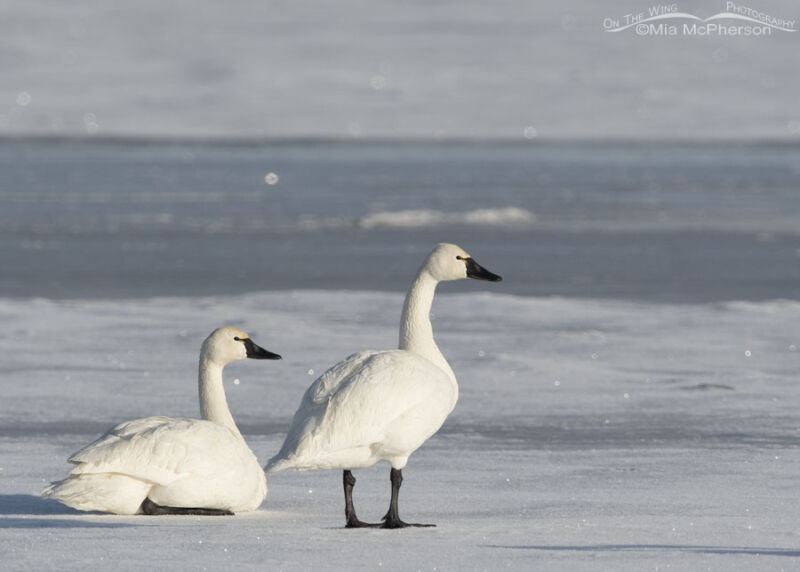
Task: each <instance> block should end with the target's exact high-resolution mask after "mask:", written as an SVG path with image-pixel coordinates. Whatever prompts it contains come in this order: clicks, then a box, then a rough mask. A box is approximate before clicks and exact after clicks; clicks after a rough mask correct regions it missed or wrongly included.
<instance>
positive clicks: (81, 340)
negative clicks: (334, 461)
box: [0, 257, 800, 570]
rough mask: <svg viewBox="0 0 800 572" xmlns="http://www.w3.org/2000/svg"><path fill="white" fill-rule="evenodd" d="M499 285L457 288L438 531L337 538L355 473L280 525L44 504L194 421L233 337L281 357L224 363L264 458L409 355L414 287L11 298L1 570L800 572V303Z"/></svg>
mask: <svg viewBox="0 0 800 572" xmlns="http://www.w3.org/2000/svg"><path fill="white" fill-rule="evenodd" d="M483 263H485V264H486V266H487V267H489V268H491V269H493V270H496V271H497V272H500V273H502V272H503V271H504V268H502V267H501V266H498V265H496V264H494V263H493V261H492V260H491V259H490V258H489V259H487V257H484V259H483ZM504 284H505V283H501V284H497V285H493V284H492V285H487V284H484V283H475V282H471V283H470V284H468V286H471V290H472V292H470V293H455V290H456V289H455V288H453V287H452V286H453V285H448V284H444V285H442V286H441V287H440V295H439V297H438V298H437V300H436V301H435V303H434V314H435V318H434V328H435V330H436V335H437V341H438V342H439V345H440V347H441V349H442V351H443V352H444V354H445V355H446V356H447V357H448V359H449V361H450V363H451V364H452V366H453V368H454V370H455V372H456V375H457V376H458V379H459V383H460V387H461V396H460V399H459V403H458V405H457V406H456V409H455V411H454V412H453V414H452V415H451V417H450V419H449V420H448V421H447V422H446V424H445V426H444V427H443V428H442V430H441V431H440V432H439V433H438V434H437V435H435V436H434V437H433V438H432V439H431V440H430V441H429V442H428V443H427V444H426V445H424V446H423V447H422V448H421V449H420V450H419V451H417V453H416V454H414V455H413V456H412V457H411V460H410V463H409V465H408V467H407V469H406V471H405V477H406V479H405V482H404V486H403V491H402V511H403V515H404V516H405V517H406V518H407V519H409V520H418V521H422V522H435V523H437V525H438V526H437V528H435V529H418V530H411V529H407V530H402V531H382V530H346V529H344V528H342V525H343V522H344V516H343V506H342V505H343V501H342V498H341V497H342V492H341V475H340V473H339V472H338V471H328V472H314V473H279V474H276V475H273V476H271V477H270V478H269V481H268V485H269V489H270V490H269V494H268V497H267V500H266V501H265V503H264V504H263V505H262V507H261V509H260V510H259V511H257V512H256V513H252V514H244V515H238V516H235V517H230V518H227V517H226V518H222V517H220V518H208V517H207V518H201V517H166V518H164V517H119V516H110V515H91V514H80V513H77V512H75V511H72V510H71V509H68V508H65V507H63V506H61V505H59V504H58V503H55V502H51V501H44V500H41V499H40V498H39V497H38V496H37V495H38V492H39V491H40V490H41V489H42V487H43V486H44V485H45V484H46V483H47V482H48V481H50V480H53V479H58V478H61V477H62V476H63V475H64V473H65V472H66V470H67V464H66V462H65V460H66V458H67V456H68V455H69V454H70V453H72V452H73V451H74V450H76V449H77V448H79V447H80V446H82V445H83V444H85V443H87V442H88V441H89V440H91V439H93V438H94V437H96V436H97V435H98V434H99V433H100V432H101V431H103V430H105V429H106V428H108V427H109V426H111V425H113V424H114V423H116V422H118V421H121V420H124V419H131V418H135V417H139V416H145V415H151V414H167V415H173V416H194V415H196V414H197V397H196V381H195V376H196V363H195V362H196V359H197V351H198V347H199V344H200V342H201V340H202V339H203V337H204V336H205V335H206V334H207V333H208V331H210V330H211V329H212V328H213V327H215V326H217V325H219V324H221V323H234V324H237V325H239V326H241V327H243V328H244V329H245V330H246V331H248V332H249V333H251V334H252V335H253V338H254V339H255V340H256V341H258V342H259V343H260V344H262V345H263V346H264V347H267V348H269V349H271V350H274V351H276V352H279V353H281V354H282V355H283V356H284V359H283V360H282V361H280V362H269V363H265V362H257V363H253V362H248V363H237V364H232V365H231V366H229V367H228V368H227V369H226V379H227V384H226V387H227V393H228V397H229V402H230V404H231V409H232V411H233V413H234V415H235V417H236V418H237V420H238V421H239V424H240V427H241V428H242V430H243V433H244V434H245V437H246V439H247V440H248V442H249V443H250V444H251V447H252V448H253V450H254V451H255V453H256V454H257V456H258V457H259V458H260V459H263V460H266V459H268V458H269V457H270V456H271V455H272V454H273V453H274V452H275V451H276V450H277V449H278V448H279V446H280V443H281V441H282V437H283V433H282V432H283V431H284V430H285V428H286V426H287V425H288V422H289V419H290V417H291V415H292V413H293V411H294V409H295V407H296V405H297V403H298V402H299V399H300V396H301V395H302V392H303V391H304V389H305V387H306V386H307V385H308V384H309V383H310V382H311V381H312V380H313V378H314V377H315V376H316V374H318V373H319V372H321V371H322V370H323V369H324V368H325V367H326V366H328V365H330V364H332V363H333V362H335V361H336V360H338V359H340V358H342V357H344V356H345V355H347V354H348V353H349V352H351V351H354V350H357V349H362V348H368V347H373V348H383V347H393V346H394V345H395V344H396V333H397V321H398V316H399V313H400V307H401V304H402V295H401V294H400V293H397V292H374V291H373V292H358V291H351V292H330V291H301V290H298V291H283V292H261V293H252V294H243V295H235V296H230V297H171V298H152V299H114V300H98V301H90V300H61V301H52V300H45V299H18V298H4V299H0V319H2V322H3V324H4V328H3V332H2V333H0V346H2V355H3V362H2V372H1V373H0V380H1V381H2V388H3V400H2V401H0V459H2V461H0V486H1V487H2V488H0V547H2V552H3V567H4V568H7V569H9V570H11V569H15V570H23V569H38V570H56V569H65V568H72V569H77V568H80V569H87V570H100V569H105V568H108V567H109V566H111V565H113V566H114V567H115V568H116V569H120V570H137V569H141V568H143V567H157V568H167V567H169V568H170V569H176V570H197V569H220V568H223V567H225V568H237V569H245V570H251V569H252V570H255V569H259V570H263V569H271V570H298V569H318V568H321V567H326V568H336V569H356V570H375V569H387V570H416V569H419V570H434V569H436V570H443V569H444V570H452V569H479V570H496V569H500V568H510V569H517V570H521V569H534V568H535V569H548V570H565V569H569V570H589V569H598V568H602V569H614V570H643V569H651V570H655V569H678V570H687V569H691V570H696V569H709V568H710V569H715V570H721V569H725V570H754V569H759V570H766V569H769V570H779V569H792V568H796V567H797V565H798V562H800V560H798V559H800V531H798V528H797V518H796V515H797V512H798V508H800V507H798V501H797V494H796V488H797V486H796V485H797V474H798V470H799V469H800V452H799V451H798V446H797V443H798V430H799V429H800V426H799V425H798V422H797V414H796V404H797V400H798V397H799V396H800V395H799V394H800V390H799V389H798V385H797V373H798V371H800V350H798V346H800V335H798V329H797V324H798V320H800V304H799V303H798V302H793V301H768V302H755V303H753V302H717V303H707V304H689V305H686V304H663V303H654V302H626V301H612V300H600V299H594V300H590V299H565V298H557V297H553V298H535V297H524V296H511V295H508V294H504V293H503V291H502V288H503V285H504ZM459 290H460V289H459ZM235 379H238V380H240V383H239V384H236V383H233V380H235ZM356 476H357V478H358V479H359V480H358V486H357V487H356V489H355V495H356V503H357V506H358V509H359V514H360V516H362V518H366V519H376V518H378V517H379V516H380V515H382V514H383V512H385V510H386V505H387V503H388V499H389V482H388V467H384V466H378V467H373V468H371V469H368V470H363V471H358V472H357V473H356Z"/></svg>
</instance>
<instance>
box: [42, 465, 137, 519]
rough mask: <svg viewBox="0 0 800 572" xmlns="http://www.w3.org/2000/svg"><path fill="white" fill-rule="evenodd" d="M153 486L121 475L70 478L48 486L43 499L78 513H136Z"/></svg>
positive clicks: (109, 474) (108, 474)
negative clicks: (52, 500)
mask: <svg viewBox="0 0 800 572" xmlns="http://www.w3.org/2000/svg"><path fill="white" fill-rule="evenodd" d="M151 486H152V485H151V484H149V483H145V482H144V481H140V480H138V479H134V478H132V477H128V476H125V475H120V474H111V473H97V474H86V473H84V474H78V475H71V476H69V477H67V478H66V479H64V480H63V481H57V482H55V483H51V484H50V486H48V487H47V488H45V489H44V490H43V491H42V497H44V498H46V499H55V500H57V501H60V502H62V503H64V504H65V505H67V506H70V507H72V508H75V509H78V510H86V511H100V512H110V513H113V514H136V513H137V512H138V511H139V507H140V506H141V504H142V501H143V500H144V499H145V497H147V493H148V492H149V491H150V487H151Z"/></svg>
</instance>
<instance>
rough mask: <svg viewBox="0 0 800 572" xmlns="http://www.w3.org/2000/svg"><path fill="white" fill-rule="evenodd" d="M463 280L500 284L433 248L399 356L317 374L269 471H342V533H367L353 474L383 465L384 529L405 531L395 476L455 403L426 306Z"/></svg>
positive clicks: (354, 359)
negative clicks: (439, 290) (446, 284)
mask: <svg viewBox="0 0 800 572" xmlns="http://www.w3.org/2000/svg"><path fill="white" fill-rule="evenodd" d="M467 277H470V278H477V279H483V280H491V281H498V280H500V277H499V276H497V275H495V274H492V273H491V272H489V271H487V270H486V269H484V268H482V267H481V266H480V265H478V264H477V263H476V262H475V261H474V260H473V259H472V258H471V257H470V256H469V255H468V254H467V253H466V252H464V250H463V249H461V248H460V247H458V246H456V245H453V244H440V245H438V246H437V247H436V248H435V249H434V250H433V252H431V253H430V254H429V255H428V257H427V258H426V259H425V261H424V262H423V264H422V266H421V267H420V269H419V271H418V273H417V276H416V278H415V279H414V282H413V283H412V285H411V288H410V289H409V291H408V294H407V296H406V300H405V304H404V307H403V315H402V319H401V324H400V349H397V350H388V351H365V352H361V353H357V354H354V355H352V356H350V357H348V358H347V359H346V360H345V361H343V362H340V363H339V364H337V365H335V366H333V367H332V368H330V369H329V370H328V371H326V372H325V373H324V374H322V375H321V376H320V377H319V378H318V379H317V380H316V381H315V382H314V383H313V384H312V385H311V387H309V388H308V390H307V391H306V393H305V395H304V396H303V399H302V401H301V403H300V407H299V408H298V410H297V412H296V413H295V415H294V419H293V420H292V424H291V426H290V428H289V432H288V434H287V436H286V440H285V442H284V444H283V446H282V447H281V450H280V452H278V454H277V455H275V456H274V457H273V458H272V459H270V461H269V463H268V464H267V466H266V470H267V472H273V471H280V470H284V469H294V470H301V471H302V470H313V469H344V470H345V473H344V486H345V503H346V504H345V515H346V517H347V526H349V527H355V526H372V525H368V524H366V523H363V522H361V521H359V520H358V519H357V517H356V516H355V509H354V508H353V506H352V497H351V493H352V488H353V486H354V484H355V479H354V478H353V477H352V475H351V474H350V469H356V468H363V467H369V466H371V465H373V464H375V463H377V462H379V461H388V462H389V463H390V464H391V466H392V472H391V480H392V503H391V505H390V509H389V513H387V515H386V517H385V518H384V522H383V525H382V526H384V527H387V528H396V527H401V526H407V524H406V523H404V522H402V521H401V520H400V518H399V516H398V514H397V492H398V490H399V487H400V482H401V481H402V473H401V472H400V471H401V470H402V469H403V467H405V465H406V463H407V462H408V457H409V455H411V453H413V452H414V451H415V450H416V449H417V448H418V447H419V446H420V445H422V444H423V443H424V442H425V441H426V440H427V439H428V438H429V437H430V436H431V435H433V434H434V433H436V431H437V430H438V429H439V428H440V427H441V426H442V423H444V421H445V419H446V418H447V416H448V415H449V414H450V412H451V411H452V410H453V407H455V404H456V401H457V400H458V384H457V382H456V377H455V375H454V373H453V370H452V369H451V368H450V365H449V364H448V363H447V360H446V359H445V358H444V356H443V355H442V353H441V352H440V351H439V348H438V347H437V346H436V343H435V342H434V339H433V328H432V326H431V322H430V309H431V304H432V303H433V297H434V293H435V291H436V285H437V284H438V283H439V282H440V281H443V280H457V279H460V278H467Z"/></svg>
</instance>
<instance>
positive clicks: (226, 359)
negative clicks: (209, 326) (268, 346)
mask: <svg viewBox="0 0 800 572" xmlns="http://www.w3.org/2000/svg"><path fill="white" fill-rule="evenodd" d="M200 354H201V355H202V356H203V357H205V358H206V359H209V360H210V361H213V362H217V363H221V364H226V363H230V362H232V361H235V360H239V359H246V358H250V359H281V356H279V355H278V354H274V353H272V352H270V351H267V350H265V349H264V348H262V347H261V346H259V345H257V344H256V343H255V342H254V341H253V340H251V339H250V336H248V335H247V334H245V333H244V332H243V331H242V330H240V329H238V328H234V327H231V326H225V327H222V328H217V329H216V330H214V331H213V332H211V335H209V336H208V337H207V338H206V339H205V341H204V342H203V347H202V348H201V350H200Z"/></svg>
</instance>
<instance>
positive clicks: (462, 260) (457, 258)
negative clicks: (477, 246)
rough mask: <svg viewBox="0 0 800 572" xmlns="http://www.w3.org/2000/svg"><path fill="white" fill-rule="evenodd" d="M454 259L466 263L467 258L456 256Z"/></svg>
mask: <svg viewBox="0 0 800 572" xmlns="http://www.w3.org/2000/svg"><path fill="white" fill-rule="evenodd" d="M456 260H460V261H461V262H463V263H464V264H466V263H467V259H466V258H464V257H463V256H456Z"/></svg>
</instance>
